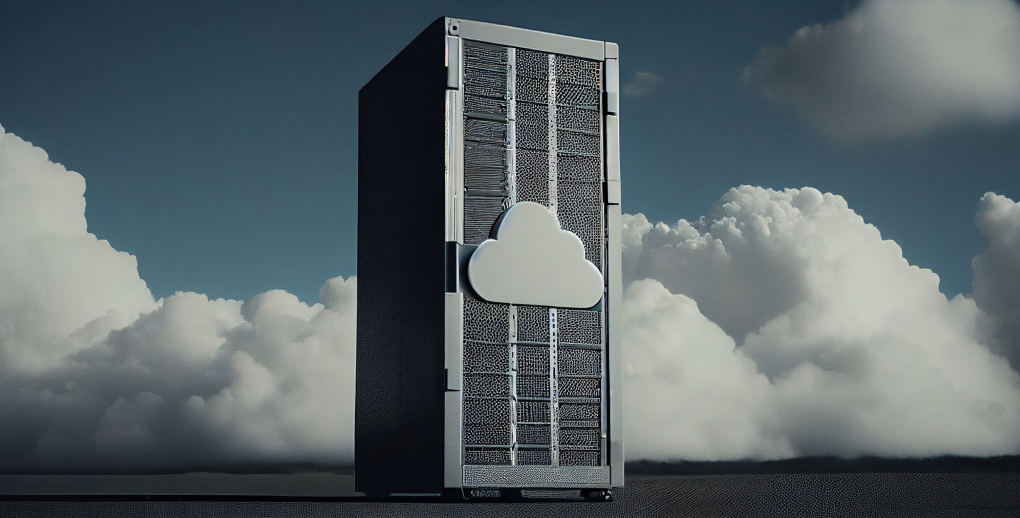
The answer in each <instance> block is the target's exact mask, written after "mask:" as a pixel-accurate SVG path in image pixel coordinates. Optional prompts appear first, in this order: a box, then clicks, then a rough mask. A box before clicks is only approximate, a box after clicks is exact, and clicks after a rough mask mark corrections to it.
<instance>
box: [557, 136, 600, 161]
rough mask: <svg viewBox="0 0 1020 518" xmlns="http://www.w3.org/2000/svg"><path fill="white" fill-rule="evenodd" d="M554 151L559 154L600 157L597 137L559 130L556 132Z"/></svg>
mask: <svg viewBox="0 0 1020 518" xmlns="http://www.w3.org/2000/svg"><path fill="white" fill-rule="evenodd" d="M556 150H557V151H559V153H560V154H567V155H585V156H594V157H597V156H601V153H602V144H601V142H600V141H599V136H598V135H589V134H587V133H574V132H572V131H566V130H559V131H557V132H556Z"/></svg>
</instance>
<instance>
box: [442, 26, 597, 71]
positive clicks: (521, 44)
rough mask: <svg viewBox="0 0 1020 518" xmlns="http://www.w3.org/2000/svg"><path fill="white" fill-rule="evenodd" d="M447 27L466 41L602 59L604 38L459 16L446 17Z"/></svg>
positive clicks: (451, 32)
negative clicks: (597, 38)
mask: <svg viewBox="0 0 1020 518" xmlns="http://www.w3.org/2000/svg"><path fill="white" fill-rule="evenodd" d="M455 26H456V27H457V30H456V31H454V30H453V27H455ZM447 27H449V28H450V30H449V33H450V34H453V35H459V36H460V37H461V38H464V39H468V40H477V41H484V42H487V43H494V44H496V45H504V46H507V47H518V48H523V49H531V50H537V51H540V52H552V53H556V54H564V55H567V56H576V57H579V58H585V59H593V60H596V61H602V60H604V59H606V43H605V42H604V41H598V40H588V39H583V38H575V37H573V36H564V35H562V34H551V33H548V32H541V31H534V30H530V29H521V28H518V27H507V26H506V25H496V24H494V23H485V22H475V21H471V20H461V19H459V18H447Z"/></svg>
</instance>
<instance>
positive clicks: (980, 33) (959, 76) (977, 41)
mask: <svg viewBox="0 0 1020 518" xmlns="http://www.w3.org/2000/svg"><path fill="white" fill-rule="evenodd" d="M744 78H745V79H746V80H749V81H752V82H756V83H760V84H761V86H762V87H763V88H764V91H765V94H766V96H768V97H770V98H771V99H773V100H775V101H778V102H780V103H783V104H787V105H789V106H791V107H793V108H794V109H795V110H796V111H797V112H798V113H799V114H800V115H801V116H802V117H803V118H804V119H806V120H807V121H808V122H810V123H811V124H813V125H815V126H817V127H819V128H821V129H822V130H824V131H825V132H826V133H828V134H829V135H830V136H832V137H834V138H836V139H839V140H858V139H875V138H889V137H901V136H911V135H917V134H920V133H923V132H926V131H929V130H932V129H934V128H938V127H943V126H946V125H950V124H954V123H958V122H964V121H968V120H983V121H1001V120H1006V119H1012V118H1016V117H1017V116H1020V6H1018V5H1017V4H1016V3H1015V2H1013V1H1012V0H866V1H864V2H863V3H862V4H861V5H860V6H859V7H857V8H856V9H854V10H853V11H852V12H850V13H849V14H848V15H847V16H846V18H844V19H842V20H839V21H837V22H835V23H833V24H831V25H824V26H823V25H813V26H810V27H802V28H801V29H800V30H798V31H797V32H796V34H795V35H794V37H793V38H792V39H791V40H790V42H789V43H787V45H786V46H785V47H781V48H766V49H763V50H762V51H761V53H760V54H759V57H758V59H757V61H756V62H755V63H754V64H753V65H751V66H750V67H748V68H747V69H746V70H745V72H744Z"/></svg>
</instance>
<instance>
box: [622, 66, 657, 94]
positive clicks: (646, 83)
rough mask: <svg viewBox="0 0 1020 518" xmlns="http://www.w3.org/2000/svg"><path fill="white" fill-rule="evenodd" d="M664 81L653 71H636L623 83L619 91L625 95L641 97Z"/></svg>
mask: <svg viewBox="0 0 1020 518" xmlns="http://www.w3.org/2000/svg"><path fill="white" fill-rule="evenodd" d="M663 83H665V80H664V79H663V78H662V76H660V75H659V74H656V73H655V72H637V73H635V74H634V78H633V79H631V80H630V82H629V83H627V84H625V85H623V87H622V88H620V91H621V92H622V93H623V95H625V96H627V97H642V96H644V95H645V94H648V93H650V92H652V91H654V90H656V89H658V88H659V87H660V86H662V85H663Z"/></svg>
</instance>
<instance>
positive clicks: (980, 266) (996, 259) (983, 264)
mask: <svg viewBox="0 0 1020 518" xmlns="http://www.w3.org/2000/svg"><path fill="white" fill-rule="evenodd" d="M975 219H976V222H977V225H978V227H980V228H981V233H982V234H984V236H985V239H986V240H987V241H988V246H987V247H986V248H985V251H984V253H983V254H981V255H979V256H977V257H975V258H974V260H973V262H972V265H973V268H974V301H975V302H977V305H978V307H979V308H981V309H982V310H983V311H984V312H985V313H986V314H987V315H988V317H989V320H988V322H987V325H988V326H990V330H989V334H990V337H989V338H990V341H991V342H992V343H993V344H994V345H993V346H994V348H995V349H996V350H997V351H998V352H999V353H1000V354H1002V355H1003V356H1005V357H1006V358H1009V361H1010V363H1012V365H1013V369H1015V370H1017V371H1020V204H1017V203H1014V202H1013V200H1010V199H1009V198H1007V197H1005V196H999V195H996V194H995V193H991V192H990V193H987V194H985V195H984V196H983V197H982V198H981V203H980V205H979V209H978V214H977V217H976V218H975Z"/></svg>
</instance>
